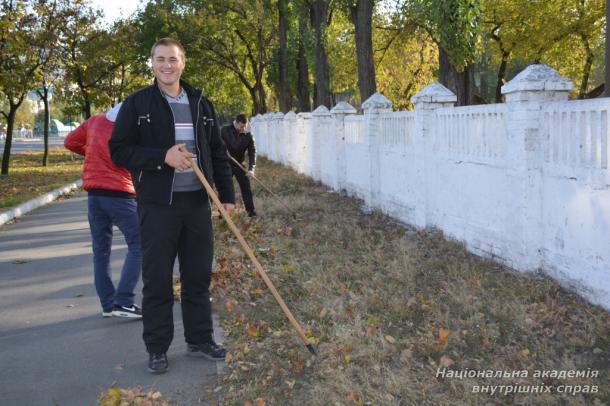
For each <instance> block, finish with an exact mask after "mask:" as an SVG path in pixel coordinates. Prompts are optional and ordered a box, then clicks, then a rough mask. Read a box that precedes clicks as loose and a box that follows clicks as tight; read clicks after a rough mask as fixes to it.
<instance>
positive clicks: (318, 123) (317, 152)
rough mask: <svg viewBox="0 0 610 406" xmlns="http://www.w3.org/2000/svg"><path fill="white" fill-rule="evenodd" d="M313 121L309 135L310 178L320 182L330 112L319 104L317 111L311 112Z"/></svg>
mask: <svg viewBox="0 0 610 406" xmlns="http://www.w3.org/2000/svg"><path fill="white" fill-rule="evenodd" d="M311 116H312V119H313V130H312V133H311V140H312V141H313V145H312V160H311V174H310V175H311V177H312V178H313V179H314V180H317V181H318V182H319V181H321V180H322V168H321V166H322V145H323V144H325V143H326V142H327V141H328V140H326V139H325V138H326V137H327V134H326V132H327V131H326V130H327V128H328V120H329V119H330V117H331V115H330V111H328V108H327V107H326V106H325V105H323V104H321V105H319V106H318V108H317V109H315V110H314V111H312V112H311Z"/></svg>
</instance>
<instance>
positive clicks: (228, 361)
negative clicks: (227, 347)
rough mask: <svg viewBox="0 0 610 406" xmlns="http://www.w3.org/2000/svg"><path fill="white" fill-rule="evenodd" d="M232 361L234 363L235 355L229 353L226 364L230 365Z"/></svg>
mask: <svg viewBox="0 0 610 406" xmlns="http://www.w3.org/2000/svg"><path fill="white" fill-rule="evenodd" d="M231 361H233V353H232V352H228V353H227V355H226V356H225V362H226V363H227V364H230V363H231Z"/></svg>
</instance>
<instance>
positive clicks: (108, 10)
mask: <svg viewBox="0 0 610 406" xmlns="http://www.w3.org/2000/svg"><path fill="white" fill-rule="evenodd" d="M90 2H91V6H92V7H93V8H95V9H100V10H102V11H103V12H104V20H105V21H106V22H107V23H109V24H110V23H112V22H114V21H116V20H117V19H119V18H121V16H122V17H128V16H130V15H131V14H133V12H134V11H135V10H136V9H137V8H138V5H139V4H140V3H145V2H146V1H143V0H90Z"/></svg>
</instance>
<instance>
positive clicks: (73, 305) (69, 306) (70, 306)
mask: <svg viewBox="0 0 610 406" xmlns="http://www.w3.org/2000/svg"><path fill="white" fill-rule="evenodd" d="M66 307H67V308H68V309H71V308H73V307H76V305H75V304H69V305H67V306H66Z"/></svg>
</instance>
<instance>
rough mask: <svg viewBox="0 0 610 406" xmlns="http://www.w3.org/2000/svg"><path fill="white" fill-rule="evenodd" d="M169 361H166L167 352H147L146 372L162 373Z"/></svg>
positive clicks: (165, 370)
mask: <svg viewBox="0 0 610 406" xmlns="http://www.w3.org/2000/svg"><path fill="white" fill-rule="evenodd" d="M168 367H169V363H168V362H167V354H165V353H162V352H160V353H153V352H151V353H150V354H148V372H152V373H153V374H162V373H164V372H167V369H168Z"/></svg>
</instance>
